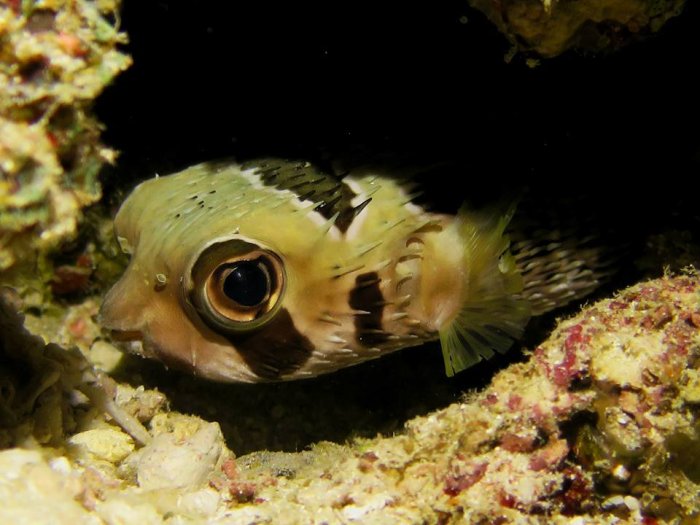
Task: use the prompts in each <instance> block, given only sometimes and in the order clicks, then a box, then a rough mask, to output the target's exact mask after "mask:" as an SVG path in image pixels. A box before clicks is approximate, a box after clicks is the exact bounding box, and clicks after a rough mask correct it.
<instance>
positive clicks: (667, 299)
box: [0, 272, 700, 524]
mask: <svg viewBox="0 0 700 525" xmlns="http://www.w3.org/2000/svg"><path fill="white" fill-rule="evenodd" d="M5 297H6V298H7V297H10V298H11V296H9V295H8V294H5ZM2 322H3V334H7V335H3V337H4V341H3V345H2V348H3V361H4V362H6V363H10V364H14V366H15V367H16V368H17V369H18V370H24V371H25V373H26V372H27V371H28V370H31V369H35V372H34V373H32V374H29V375H31V376H33V377H49V376H51V378H52V379H51V381H38V382H35V383H34V384H33V386H32V387H31V388H30V387H27V388H25V389H24V390H22V389H21V388H20V387H19V386H18V384H15V383H13V382H12V381H10V382H8V381H7V380H5V383H4V385H5V386H4V388H3V396H4V397H3V414H4V418H3V421H4V426H5V430H4V434H3V436H4V438H3V440H4V443H5V445H6V446H8V445H21V446H22V447H23V448H10V449H8V450H5V451H4V452H2V453H0V463H1V464H2V465H3V468H2V469H0V471H1V472H2V474H1V476H2V478H3V480H4V481H5V483H6V484H9V485H6V486H11V487H12V491H13V493H14V494H17V495H18V496H17V497H16V498H10V499H7V500H5V501H8V502H9V503H8V504H7V505H4V506H3V508H2V509H0V521H3V520H5V521H6V520H7V519H10V518H12V519H19V518H21V517H22V516H26V517H27V518H26V519H30V518H29V516H31V513H32V512H33V510H32V508H29V507H28V506H27V505H26V501H27V500H26V499H25V496H26V497H27V498H28V497H29V495H30V494H31V497H33V498H38V499H40V500H41V501H43V502H45V503H46V504H47V505H48V504H50V505H52V507H54V508H57V509H62V510H61V511H62V512H63V511H65V512H73V513H75V515H76V516H80V519H81V520H83V521H82V522H85V523H101V522H105V523H116V522H121V523H136V522H139V520H142V519H146V518H148V519H150V520H152V521H153V522H157V523H160V522H161V521H158V520H164V522H165V523H173V524H176V523H177V524H179V523H200V522H203V521H207V522H210V523H227V524H228V523H231V524H233V523H251V522H254V523H347V522H362V523H380V522H381V523H386V522H399V523H421V522H426V523H453V522H454V523H457V522H464V520H466V521H467V522H469V523H545V522H546V523H576V524H580V523H642V522H643V523H693V520H696V519H697V518H698V515H699V514H700V505H698V495H699V494H698V492H699V491H700V485H699V484H698V482H699V481H700V474H699V473H700V469H698V465H697V461H696V460H695V456H696V455H697V454H696V453H697V451H698V450H699V449H700V436H699V435H698V419H697V415H698V409H699V407H700V376H699V375H698V363H700V361H699V360H698V358H699V357H700V279H699V278H698V275H697V273H695V272H687V273H685V274H682V275H679V276H676V277H665V278H662V279H657V280H652V281H648V282H643V283H640V284H638V285H636V286H633V287H631V288H629V289H627V290H624V291H623V292H621V293H619V294H618V295H617V296H615V297H613V298H611V299H607V300H603V301H600V302H598V303H596V304H593V305H591V306H589V307H587V308H585V309H583V310H582V311H581V312H580V313H579V314H578V315H576V316H574V317H572V318H570V319H567V320H564V321H561V322H560V323H559V326H558V327H557V328H556V329H555V330H554V332H553V333H552V335H551V337H549V339H548V340H546V341H545V342H543V343H542V344H541V345H539V346H538V347H537V348H536V349H535V350H534V351H533V352H532V353H531V355H530V357H529V359H528V360H527V361H526V362H524V363H517V364H514V365H512V366H511V367H509V368H508V369H506V370H504V371H502V372H501V373H499V374H497V375H496V377H495V378H494V379H493V381H492V383H491V384H490V385H489V386H488V387H487V388H486V389H484V390H483V391H481V392H479V393H476V394H473V395H470V396H468V397H467V398H465V399H464V401H463V402H460V403H455V404H452V405H450V406H449V407H447V408H445V409H443V410H440V411H437V412H434V413H432V414H430V415H428V416H425V417H419V418H416V419H414V420H412V421H410V422H409V423H408V424H407V425H406V428H405V431H404V432H402V433H400V434H398V435H396V436H393V437H386V438H382V437H378V438H376V439H358V440H355V441H353V442H351V443H349V444H347V445H335V444H330V443H319V444H316V445H315V446H314V447H312V449H311V450H308V451H304V452H299V453H280V452H278V453H275V452H264V451H261V452H255V453H252V454H249V455H246V456H242V457H239V458H235V456H234V455H233V454H232V453H230V452H229V451H228V450H227V449H226V446H225V445H224V442H223V437H222V435H221V432H220V430H219V429H218V425H216V424H215V423H206V422H204V421H202V420H201V419H199V418H196V417H192V416H184V415H180V414H177V413H175V412H170V411H169V410H168V409H167V404H166V403H165V399H164V396H162V394H158V393H157V392H152V391H148V390H143V389H142V388H140V389H134V388H132V387H129V386H127V385H120V384H116V383H113V382H110V381H109V380H108V378H106V379H105V378H103V379H102V380H99V376H100V374H99V372H95V370H94V368H93V367H92V365H90V364H89V363H87V362H86V361H85V360H84V359H82V358H81V357H80V355H79V354H77V353H76V356H75V359H72V360H66V359H63V361H61V362H60V366H57V365H56V364H55V363H56V362H58V361H57V358H56V356H55V355H54V354H53V349H54V348H57V347H55V345H47V346H44V345H43V343H42V342H41V341H40V340H38V339H37V338H36V337H34V336H31V335H29V334H27V333H26V332H24V331H23V329H22V328H21V324H20V322H19V317H18V316H17V315H16V314H14V313H13V312H12V309H11V308H10V307H9V306H7V305H6V307H5V308H4V309H3V320H2ZM103 344H106V343H103ZM12 348H16V349H19V348H21V349H23V351H22V352H21V356H22V357H19V356H18V355H17V354H16V353H14V354H13V353H11V352H10V353H9V354H8V351H9V350H10V349H12ZM27 349H29V350H28V351H27ZM32 349H33V350H32ZM66 355H71V354H66ZM49 363H53V364H49ZM12 377H21V376H20V374H17V373H16V374H13V375H12ZM95 377H97V378H98V380H97V381H96V380H95ZM15 382H16V380H15ZM46 385H49V386H48V387H47V386H46ZM86 385H87V387H88V388H85V387H86ZM95 390H98V391H100V392H102V395H101V396H100V395H97V394H96V393H95ZM8 392H21V395H16V394H15V395H14V398H13V396H12V395H10V396H8ZM70 392H73V394H72V395H69V394H70ZM76 392H85V394H84V395H82V396H81V395H79V394H77V393H76ZM13 399H17V400H20V399H23V400H24V401H23V402H21V403H19V402H15V401H13ZM50 403H53V407H52V409H51V410H50V411H49V412H51V413H60V414H63V417H64V419H63V420H64V421H65V422H69V423H64V424H63V425H62V426H60V427H58V426H57V427H55V428H56V429H58V430H54V431H51V432H49V434H45V433H41V432H37V431H36V427H35V425H36V424H37V423H38V422H41V421H47V418H46V414H47V409H46V408H45V407H46V406H48V404H50ZM110 403H111V404H110ZM130 419H133V420H136V422H135V423H134V422H133V421H131V422H130ZM8 423H9V425H8ZM139 427H140V428H142V429H143V431H146V430H145V428H144V427H147V428H148V431H147V432H146V435H140V436H139V435H138V432H139V430H138V429H139ZM18 428H25V429H31V428H34V430H33V431H28V430H24V431H23V432H18V431H17V429H18ZM8 429H9V430H8ZM45 435H50V436H51V437H50V438H49V439H47V438H46V437H41V436H45ZM30 436H34V437H33V439H32V438H31V437H30ZM42 440H43V441H44V442H45V443H47V444H50V445H51V447H50V448H43V449H42V450H43V452H42V454H39V453H37V452H32V451H27V450H24V449H27V448H37V445H36V442H37V441H42ZM32 443H33V444H32ZM42 483H44V485H42ZM61 483H63V484H64V487H66V488H65V489H63V490H56V491H53V490H51V489H50V487H52V486H55V485H56V484H61ZM76 498H77V501H78V502H79V503H80V505H76V504H75V501H76ZM23 512H24V513H25V514H22V513H23ZM90 520H93V521H90ZM115 520H116V521H115ZM119 520H121V521H119Z"/></svg>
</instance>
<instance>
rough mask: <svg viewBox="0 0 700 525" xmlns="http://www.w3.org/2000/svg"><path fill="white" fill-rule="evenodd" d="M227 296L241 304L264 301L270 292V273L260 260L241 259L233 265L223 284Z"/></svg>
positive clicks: (251, 304) (247, 305)
mask: <svg viewBox="0 0 700 525" xmlns="http://www.w3.org/2000/svg"><path fill="white" fill-rule="evenodd" d="M223 289H224V294H226V297H228V298H229V299H231V300H232V301H235V302H236V303H238V304H239V305H241V306H246V307H252V306H257V305H259V304H261V303H262V302H264V301H265V300H266V299H267V298H268V296H269V293H270V274H269V273H268V271H267V268H266V267H265V265H264V264H262V263H261V262H260V261H257V260H256V261H239V262H237V263H235V264H234V265H232V266H231V268H230V271H229V273H228V275H227V276H226V278H225V279H224V284H223Z"/></svg>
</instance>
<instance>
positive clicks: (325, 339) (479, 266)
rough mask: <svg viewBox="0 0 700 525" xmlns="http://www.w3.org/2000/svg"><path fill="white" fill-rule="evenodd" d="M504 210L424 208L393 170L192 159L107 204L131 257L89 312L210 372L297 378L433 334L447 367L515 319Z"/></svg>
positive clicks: (229, 377) (524, 314)
mask: <svg viewBox="0 0 700 525" xmlns="http://www.w3.org/2000/svg"><path fill="white" fill-rule="evenodd" d="M512 211H513V210H512V207H510V208H506V209H500V210H497V211H494V212H493V213H490V214H472V213H470V212H469V211H468V210H466V209H461V210H460V211H459V213H458V214H456V215H445V214H436V213H431V212H429V211H427V210H425V209H423V208H422V207H420V206H418V205H416V204H414V203H413V202H412V199H411V195H410V194H409V190H408V189H407V187H406V186H405V185H404V184H402V183H401V182H399V181H397V180H395V179H391V178H386V177H382V176H377V175H373V174H367V173H365V174H350V175H347V176H345V177H344V178H342V179H339V178H337V177H335V176H332V175H329V174H326V173H324V172H322V171H320V170H319V169H317V168H316V167H314V166H313V165H311V164H309V163H304V162H288V161H280V160H275V159H268V160H261V161H258V162H253V163H248V164H236V163H233V162H220V163H205V164H200V165H197V166H193V167H191V168H188V169H186V170H184V171H182V172H180V173H176V174H173V175H169V176H164V177H157V178H155V179H151V180H148V181H145V182H143V183H141V184H140V185H139V186H138V187H137V188H136V189H135V190H134V191H133V193H132V194H131V195H130V196H129V197H128V199H127V200H126V201H125V203H124V204H123V206H122V207H121V209H120V210H119V212H118V214H117V216H116V219H115V231H116V235H117V238H118V241H119V243H120V245H121V247H122V249H123V250H124V251H126V252H128V253H130V254H131V260H130V263H129V266H128V268H127V269H126V271H125V273H124V275H123V276H122V278H121V279H120V280H119V281H118V282H117V283H116V284H115V286H114V287H113V288H112V290H110V292H109V293H108V294H107V296H106V298H105V301H104V304H103V306H102V309H101V319H102V322H103V324H104V325H105V326H106V327H107V328H109V329H111V330H113V331H114V333H115V334H116V335H118V336H120V337H122V338H126V339H137V340H140V341H142V343H143V344H142V348H141V352H142V353H143V354H145V355H147V356H150V357H154V358H157V359H159V360H161V361H163V362H165V363H166V364H168V365H171V366H176V367H178V368H184V369H186V370H189V371H191V372H192V373H194V374H196V375H198V376H202V377H205V378H208V379H212V380H217V381H235V382H262V381H280V380H293V379H301V378H306V377H312V376H316V375H319V374H323V373H327V372H332V371H334V370H337V369H340V368H343V367H347V366H350V365H354V364H357V363H360V362H363V361H366V360H369V359H374V358H377V357H379V356H382V355H385V354H387V353H389V352H392V351H395V350H398V349H401V348H404V347H408V346H415V345H419V344H421V343H423V342H425V341H430V340H436V339H439V340H440V342H441V345H442V350H443V355H444V358H445V367H446V371H447V373H448V375H452V374H454V373H455V372H458V371H460V370H462V369H464V368H467V367H468V366H471V365H473V364H474V363H476V362H478V361H479V360H481V359H482V358H488V357H490V356H492V355H493V353H494V351H497V352H505V351H506V350H507V349H508V348H509V347H510V346H511V345H512V343H513V341H514V340H515V339H517V338H518V337H519V336H520V335H521V333H522V331H523V328H524V326H525V324H526V323H527V321H528V319H529V318H530V315H531V310H532V308H531V303H530V302H529V301H528V300H527V298H525V297H523V296H522V294H523V290H524V285H523V279H522V275H521V270H520V269H519V268H518V265H517V264H516V260H515V259H514V257H513V256H512V255H511V254H510V252H509V241H508V238H507V235H506V233H505V229H506V226H507V224H508V222H509V220H510V217H511V215H512Z"/></svg>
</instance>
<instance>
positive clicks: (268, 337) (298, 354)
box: [221, 308, 314, 380]
mask: <svg viewBox="0 0 700 525" xmlns="http://www.w3.org/2000/svg"><path fill="white" fill-rule="evenodd" d="M221 335H223V336H224V337H226V338H227V339H228V340H229V341H230V342H231V344H232V345H233V346H234V347H235V348H236V350H237V351H238V353H239V354H240V355H241V357H243V360H244V361H245V362H246V364H247V365H248V367H250V369H251V370H252V371H253V372H254V373H255V374H256V375H257V376H258V377H261V378H263V379H268V380H274V379H279V378H280V376H283V375H285V374H290V373H292V372H294V371H296V370H298V369H299V368H301V367H302V366H303V365H304V363H306V362H307V361H308V360H309V357H311V353H312V352H313V349H314V347H313V345H312V344H311V341H309V340H308V339H307V338H306V337H305V336H303V335H302V334H301V333H300V332H299V331H298V330H297V329H296V327H295V326H294V321H292V316H291V315H289V312H288V311H287V310H285V309H284V308H283V309H281V310H280V311H279V312H277V314H275V317H274V318H273V319H272V320H271V321H270V322H269V323H267V324H266V325H265V326H263V327H262V328H261V329H259V330H255V331H254V332H252V333H247V334H245V333H242V334H221Z"/></svg>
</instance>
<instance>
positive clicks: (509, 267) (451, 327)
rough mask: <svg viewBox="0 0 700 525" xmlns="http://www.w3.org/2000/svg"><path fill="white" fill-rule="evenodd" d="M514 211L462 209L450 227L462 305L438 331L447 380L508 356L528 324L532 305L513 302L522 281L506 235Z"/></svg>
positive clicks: (521, 300) (516, 300)
mask: <svg viewBox="0 0 700 525" xmlns="http://www.w3.org/2000/svg"><path fill="white" fill-rule="evenodd" d="M514 210H515V206H514V205H512V206H510V207H508V209H507V210H506V211H505V212H504V213H491V214H485V213H484V214H482V213H478V214H476V213H471V212H469V211H467V209H466V208H464V207H462V209H460V211H459V213H458V215H457V217H456V220H455V222H454V223H453V227H455V228H457V229H458V233H459V236H460V238H461V239H462V241H463V249H464V259H463V260H464V271H465V274H466V275H465V280H466V283H465V290H466V293H465V295H466V300H465V301H464V303H463V304H462V307H461V309H460V311H459V312H458V313H457V315H456V316H455V318H454V319H452V320H451V321H450V322H449V323H446V325H445V326H443V327H442V328H441V329H440V343H441V346H442V354H443V357H444V359H445V371H446V372H447V375H448V376H452V375H454V374H455V373H457V372H459V371H461V370H464V369H465V368H469V367H470V366H472V365H474V364H476V363H478V362H479V361H481V360H482V359H488V358H490V357H492V356H493V355H494V351H497V352H500V353H504V352H505V351H507V350H508V349H509V348H510V347H511V345H512V344H513V341H514V340H515V339H517V338H519V337H520V336H521V335H522V332H523V329H524V327H525V325H526V324H527V321H528V320H529V318H530V305H529V304H528V302H527V301H526V300H524V299H522V298H518V297H517V296H516V294H518V293H520V292H522V290H523V285H522V279H521V277H520V273H519V271H518V268H517V266H516V264H515V260H514V259H513V257H512V256H511V254H510V251H509V249H508V246H509V240H508V237H507V236H506V235H505V229H506V226H507V225H508V223H509V222H510V219H511V217H512V215H513V212H514Z"/></svg>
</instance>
